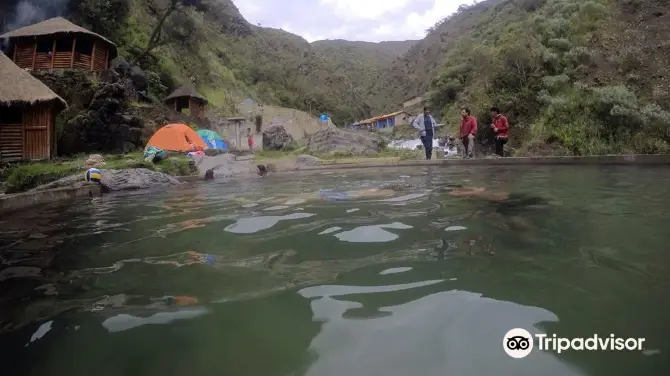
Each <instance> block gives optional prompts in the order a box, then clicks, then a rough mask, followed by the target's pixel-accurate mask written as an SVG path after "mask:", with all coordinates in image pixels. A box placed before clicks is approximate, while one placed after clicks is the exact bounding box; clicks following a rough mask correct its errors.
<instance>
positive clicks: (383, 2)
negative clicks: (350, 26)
mask: <svg viewBox="0 0 670 376" xmlns="http://www.w3.org/2000/svg"><path fill="white" fill-rule="evenodd" d="M436 1H445V0H436ZM320 3H321V4H323V5H326V6H328V7H330V8H332V9H333V11H334V12H335V14H336V15H338V16H340V17H342V18H344V19H345V20H346V19H351V18H358V19H361V18H362V19H367V20H376V19H379V17H381V16H383V15H385V14H387V13H391V12H393V11H395V10H398V9H401V8H403V7H404V6H406V5H407V4H409V3H411V0H320Z"/></svg>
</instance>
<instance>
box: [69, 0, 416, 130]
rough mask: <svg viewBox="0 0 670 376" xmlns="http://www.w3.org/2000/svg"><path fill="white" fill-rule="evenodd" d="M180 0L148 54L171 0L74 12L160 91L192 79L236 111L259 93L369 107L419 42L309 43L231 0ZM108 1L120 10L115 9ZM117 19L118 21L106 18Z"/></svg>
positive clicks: (283, 100)
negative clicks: (266, 24)
mask: <svg viewBox="0 0 670 376" xmlns="http://www.w3.org/2000/svg"><path fill="white" fill-rule="evenodd" d="M75 3H76V4H75ZM178 3H179V6H178V8H177V10H176V11H174V12H173V13H172V14H171V15H170V16H169V17H168V18H167V20H166V22H165V24H164V27H163V28H162V34H161V41H160V43H159V45H158V46H157V47H156V48H155V49H153V50H152V51H151V53H150V54H148V55H147V56H144V55H145V54H143V50H144V49H145V46H146V45H147V42H148V41H149V39H150V35H151V34H152V31H153V29H154V27H155V25H156V24H157V22H158V20H159V19H160V18H161V16H162V15H163V14H164V11H165V9H167V8H168V6H169V4H170V0H70V6H69V8H70V9H71V12H70V13H69V16H70V18H71V19H73V20H74V21H75V22H78V23H80V24H82V26H85V27H88V28H90V29H92V30H93V31H96V32H98V33H101V34H103V35H109V36H110V37H111V38H113V39H114V40H115V41H117V43H118V44H119V47H120V54H121V56H122V57H124V58H125V59H127V60H129V61H134V60H137V59H139V63H140V65H141V66H142V68H144V69H145V70H146V71H147V72H149V74H150V77H151V78H152V79H151V84H152V85H151V89H150V92H151V94H152V95H153V96H154V97H156V98H162V97H164V95H165V94H166V93H167V92H168V91H170V90H171V89H172V88H174V87H175V86H178V85H179V84H181V83H183V82H188V81H191V82H194V83H195V85H196V86H197V88H198V90H199V91H200V92H201V93H203V94H204V95H206V96H207V97H208V98H209V99H210V100H211V101H212V103H213V104H214V105H215V106H217V107H220V108H221V109H222V112H227V113H231V112H235V108H234V105H235V104H236V103H239V102H240V101H241V100H242V99H244V98H246V97H252V98H254V99H256V100H257V101H260V102H263V103H267V104H275V105H281V106H285V107H293V108H298V109H302V110H307V111H311V112H312V113H317V112H321V111H325V112H328V113H330V114H331V115H332V116H333V120H334V122H335V123H346V122H350V121H353V120H355V119H357V118H360V117H365V116H369V115H370V107H369V106H368V105H367V103H366V100H365V99H366V96H367V93H368V90H369V87H370V86H371V85H372V81H373V80H374V79H375V78H376V77H378V76H379V75H380V74H381V72H382V71H383V70H384V69H386V68H387V67H388V66H389V65H390V64H391V62H392V61H393V60H394V59H395V58H397V57H399V56H400V55H401V54H402V53H403V52H405V51H406V50H407V48H408V47H409V45H411V43H413V42H412V41H408V42H388V43H379V44H378V43H366V42H344V41H319V42H316V43H314V44H313V45H310V44H309V43H308V42H307V41H306V40H304V39H303V38H301V37H299V36H297V35H294V34H291V33H288V32H286V31H283V30H278V29H272V28H263V27H257V26H254V25H251V24H249V23H248V22H247V21H246V20H245V19H244V18H243V17H242V15H241V14H240V12H239V10H238V9H237V7H236V6H235V5H234V3H233V2H232V1H230V0H197V1H194V0H191V1H185V0H179V2H178ZM82 6H85V8H86V9H85V11H82ZM108 9H115V10H116V11H115V12H114V13H113V14H109V13H108V12H107V10H108ZM110 19H112V20H113V21H114V22H99V21H100V20H110Z"/></svg>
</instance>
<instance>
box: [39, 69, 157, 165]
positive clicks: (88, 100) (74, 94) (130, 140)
mask: <svg viewBox="0 0 670 376" xmlns="http://www.w3.org/2000/svg"><path fill="white" fill-rule="evenodd" d="M32 74H33V75H34V76H35V77H36V78H38V79H39V80H41V81H42V82H44V83H45V84H46V85H47V86H49V87H50V88H51V89H52V90H53V91H55V92H56V93H57V94H58V95H60V96H61V97H62V98H63V99H64V100H65V101H66V102H67V103H68V106H69V108H68V109H67V110H65V111H63V112H62V113H60V114H59V115H58V117H57V118H56V137H57V152H58V155H59V156H60V155H72V154H77V153H90V152H109V153H114V152H129V151H132V150H136V149H138V148H141V147H143V145H144V142H145V141H146V140H144V137H143V131H142V129H143V127H144V122H143V120H142V119H141V118H139V117H138V116H136V114H135V113H134V112H133V110H132V109H131V103H133V102H135V101H136V99H137V92H136V91H135V88H134V86H133V82H132V80H130V79H126V78H120V77H119V76H118V75H117V74H116V73H114V72H112V71H107V72H103V73H102V74H100V75H96V74H94V73H92V72H84V71H78V70H35V71H33V72H32Z"/></svg>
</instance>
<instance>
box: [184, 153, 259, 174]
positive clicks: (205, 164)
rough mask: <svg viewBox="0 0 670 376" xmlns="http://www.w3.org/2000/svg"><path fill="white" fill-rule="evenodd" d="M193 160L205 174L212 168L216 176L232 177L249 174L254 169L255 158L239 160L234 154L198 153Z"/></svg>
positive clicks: (199, 170)
mask: <svg viewBox="0 0 670 376" xmlns="http://www.w3.org/2000/svg"><path fill="white" fill-rule="evenodd" d="M193 160H194V161H195V166H196V168H197V169H198V172H199V173H200V174H203V175H204V174H207V171H209V170H212V172H214V173H215V174H216V176H222V177H230V176H233V175H239V174H247V173H250V172H253V170H254V165H253V164H252V163H251V162H253V160H247V161H237V160H235V155H234V154H219V155H217V156H208V155H196V156H193Z"/></svg>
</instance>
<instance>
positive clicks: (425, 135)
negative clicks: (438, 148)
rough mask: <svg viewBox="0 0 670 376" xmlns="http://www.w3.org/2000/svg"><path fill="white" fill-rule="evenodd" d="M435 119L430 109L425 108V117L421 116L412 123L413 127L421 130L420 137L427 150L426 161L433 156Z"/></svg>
mask: <svg viewBox="0 0 670 376" xmlns="http://www.w3.org/2000/svg"><path fill="white" fill-rule="evenodd" d="M435 124H436V122H435V119H433V116H432V115H431V114H430V108H428V107H424V108H423V115H419V116H417V117H416V119H414V121H413V122H412V126H413V127H414V128H416V129H418V130H419V137H420V138H421V143H422V144H423V148H424V149H425V150H426V160H430V158H431V157H432V156H433V136H434V135H435Z"/></svg>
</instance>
